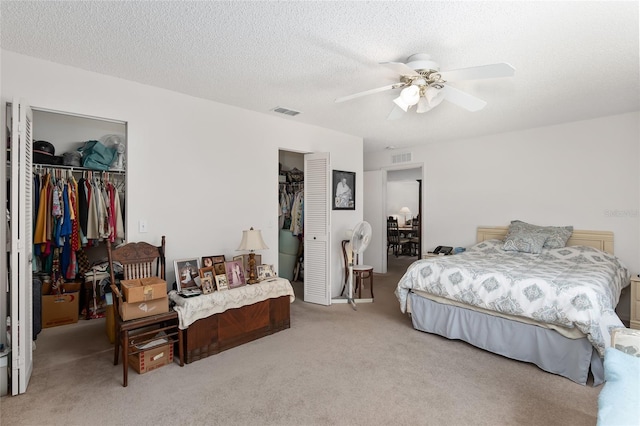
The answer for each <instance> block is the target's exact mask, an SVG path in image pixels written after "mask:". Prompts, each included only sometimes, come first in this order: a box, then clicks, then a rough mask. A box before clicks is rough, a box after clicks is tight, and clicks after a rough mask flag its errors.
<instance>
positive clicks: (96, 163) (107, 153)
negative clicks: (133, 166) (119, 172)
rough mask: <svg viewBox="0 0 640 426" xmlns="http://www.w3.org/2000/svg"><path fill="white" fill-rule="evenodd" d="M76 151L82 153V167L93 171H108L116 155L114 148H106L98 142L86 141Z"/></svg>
mask: <svg viewBox="0 0 640 426" xmlns="http://www.w3.org/2000/svg"><path fill="white" fill-rule="evenodd" d="M78 151H80V152H81V153H82V166H83V167H86V168H88V169H93V170H109V167H111V164H113V160H115V158H116V155H117V152H116V149H115V148H107V147H106V146H104V145H103V144H102V142H100V141H87V142H86V143H85V144H84V146H82V147H80V148H78Z"/></svg>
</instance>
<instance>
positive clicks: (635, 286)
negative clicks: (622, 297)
mask: <svg viewBox="0 0 640 426" xmlns="http://www.w3.org/2000/svg"><path fill="white" fill-rule="evenodd" d="M630 323H631V324H630V328H635V329H636V330H640V277H638V275H633V276H632V277H631V321H630Z"/></svg>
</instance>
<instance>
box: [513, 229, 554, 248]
mask: <svg viewBox="0 0 640 426" xmlns="http://www.w3.org/2000/svg"><path fill="white" fill-rule="evenodd" d="M548 236H549V234H548V233H547V232H546V231H544V230H540V229H539V230H535V231H523V230H518V229H514V230H511V228H510V229H509V233H508V234H507V236H506V237H505V239H504V245H503V246H502V249H503V250H507V251H519V252H523V253H534V254H537V253H541V252H542V247H543V246H544V242H545V241H546V240H547V237H548Z"/></svg>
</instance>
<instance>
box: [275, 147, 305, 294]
mask: <svg viewBox="0 0 640 426" xmlns="http://www.w3.org/2000/svg"><path fill="white" fill-rule="evenodd" d="M278 154H279V174H278V206H279V208H278V229H279V231H278V232H279V234H278V265H279V268H278V274H279V275H280V276H281V277H283V278H286V279H288V280H289V281H291V283H292V284H293V283H302V282H303V281H304V262H303V260H304V244H303V235H304V154H301V153H297V152H291V151H283V150H280V151H279V152H278Z"/></svg>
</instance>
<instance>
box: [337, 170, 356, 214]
mask: <svg viewBox="0 0 640 426" xmlns="http://www.w3.org/2000/svg"><path fill="white" fill-rule="evenodd" d="M332 178H333V210H355V209H356V173H355V172H347V171H344V170H333V173H332Z"/></svg>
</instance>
